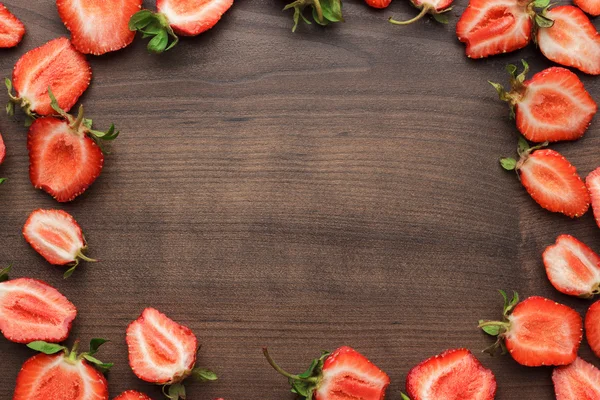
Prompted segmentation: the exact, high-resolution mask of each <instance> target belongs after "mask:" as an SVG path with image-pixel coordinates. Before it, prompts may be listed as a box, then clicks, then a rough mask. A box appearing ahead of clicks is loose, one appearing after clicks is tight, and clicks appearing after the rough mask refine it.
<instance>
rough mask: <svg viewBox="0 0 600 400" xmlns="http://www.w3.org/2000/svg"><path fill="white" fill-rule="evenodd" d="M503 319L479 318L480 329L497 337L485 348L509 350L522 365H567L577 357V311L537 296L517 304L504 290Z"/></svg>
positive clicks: (580, 330)
mask: <svg viewBox="0 0 600 400" xmlns="http://www.w3.org/2000/svg"><path fill="white" fill-rule="evenodd" d="M500 293H501V294H502V297H503V298H504V311H503V313H502V315H503V320H502V321H486V320H480V321H479V328H481V329H482V330H483V331H484V332H485V333H487V334H488V335H491V336H495V337H497V338H498V339H497V341H496V343H494V344H493V345H492V346H490V347H489V348H487V349H486V350H485V351H486V352H488V353H490V354H492V355H493V354H495V353H496V352H497V351H498V349H500V348H501V349H502V353H503V354H504V353H506V352H508V353H509V354H510V355H511V357H512V358H513V359H514V360H515V361H516V362H518V363H519V364H521V365H525V366H527V367H539V366H543V365H546V366H548V365H568V364H570V363H572V362H573V361H575V359H576V358H577V351H578V350H579V345H580V344H581V339H582V337H583V321H582V319H581V316H580V315H579V313H577V311H575V310H573V309H572V308H569V307H567V306H565V305H562V304H558V303H556V302H554V301H552V300H548V299H545V298H543V297H539V296H533V297H529V298H527V299H525V300H523V301H522V302H521V303H519V295H518V294H517V293H516V292H515V293H514V295H513V297H512V299H509V298H508V296H507V295H506V293H505V292H504V291H500Z"/></svg>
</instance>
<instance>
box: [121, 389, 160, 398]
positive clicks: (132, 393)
mask: <svg viewBox="0 0 600 400" xmlns="http://www.w3.org/2000/svg"><path fill="white" fill-rule="evenodd" d="M114 400H152V398H150V396H147V395H145V394H144V393H141V392H138V391H136V390H128V391H126V392H123V393H121V394H120V395H118V396H117V397H115V398H114Z"/></svg>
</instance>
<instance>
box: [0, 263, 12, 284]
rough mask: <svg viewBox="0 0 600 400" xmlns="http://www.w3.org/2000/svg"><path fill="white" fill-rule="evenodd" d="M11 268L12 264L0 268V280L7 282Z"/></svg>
mask: <svg viewBox="0 0 600 400" xmlns="http://www.w3.org/2000/svg"><path fill="white" fill-rule="evenodd" d="M11 269H12V265H9V266H8V267H6V268H4V269H2V270H0V282H6V281H7V280H8V274H9V273H10V270H11Z"/></svg>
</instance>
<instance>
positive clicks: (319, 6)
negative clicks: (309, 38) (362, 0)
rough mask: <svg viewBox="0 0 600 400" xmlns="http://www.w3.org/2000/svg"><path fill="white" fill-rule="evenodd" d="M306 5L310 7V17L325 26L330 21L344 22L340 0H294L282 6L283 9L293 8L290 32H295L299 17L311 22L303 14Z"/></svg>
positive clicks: (308, 22)
mask: <svg viewBox="0 0 600 400" xmlns="http://www.w3.org/2000/svg"><path fill="white" fill-rule="evenodd" d="M307 7H308V8H312V18H313V20H314V21H315V22H316V23H317V24H319V25H323V26H325V25H329V24H330V23H332V22H344V17H343V15H342V0H296V1H294V2H292V3H290V4H288V5H286V6H285V7H284V8H283V11H286V10H291V9H293V10H294V17H293V18H294V26H293V27H292V32H296V28H297V27H298V24H299V23H300V19H302V20H303V21H304V22H305V23H307V24H309V25H310V24H311V22H310V20H309V19H308V18H307V17H306V16H305V15H304V12H305V9H306V8H307Z"/></svg>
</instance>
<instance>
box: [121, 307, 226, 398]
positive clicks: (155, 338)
mask: <svg viewBox="0 0 600 400" xmlns="http://www.w3.org/2000/svg"><path fill="white" fill-rule="evenodd" d="M126 340H127V347H128V350H129V365H130V366H131V369H132V370H133V373H134V374H135V375H136V376H137V377H138V378H140V379H141V380H143V381H146V382H151V383H156V384H158V385H163V392H164V391H165V390H167V391H168V397H169V398H170V399H172V400H177V399H179V398H182V399H185V387H184V385H183V381H184V380H185V379H186V378H187V377H189V376H193V377H194V378H196V379H197V380H199V381H201V382H206V381H214V380H216V379H217V375H216V374H215V373H214V372H212V371H210V370H207V369H204V368H198V367H195V364H196V353H197V351H198V339H196V336H195V335H194V333H193V332H192V331H191V330H190V329H189V328H188V327H186V326H183V325H180V324H178V323H177V322H175V321H173V320H172V319H170V318H169V317H167V316H166V315H165V314H163V313H161V312H160V311H158V310H156V309H154V308H146V309H145V310H144V311H143V312H142V315H140V317H139V318H138V319H136V320H135V321H133V322H132V323H131V324H129V326H128V327H127V337H126Z"/></svg>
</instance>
